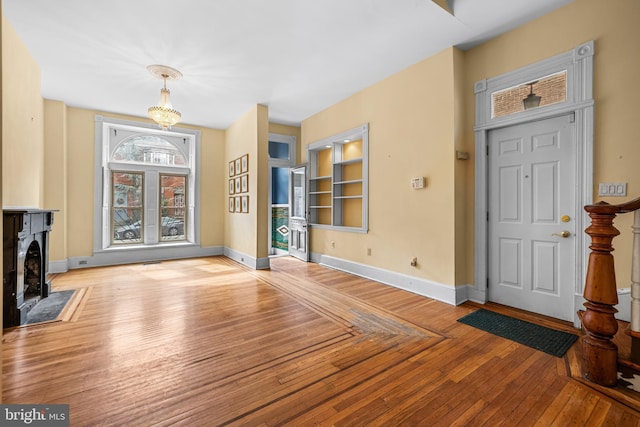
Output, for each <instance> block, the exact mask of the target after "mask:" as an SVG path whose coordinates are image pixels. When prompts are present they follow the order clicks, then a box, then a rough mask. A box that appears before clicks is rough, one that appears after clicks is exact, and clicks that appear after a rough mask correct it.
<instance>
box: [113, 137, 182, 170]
mask: <svg viewBox="0 0 640 427" xmlns="http://www.w3.org/2000/svg"><path fill="white" fill-rule="evenodd" d="M112 160H113V161H118V162H134V163H145V164H152V165H176V166H185V165H187V160H186V159H185V157H184V156H183V155H182V153H181V152H180V150H178V148H177V147H176V146H175V145H173V144H172V143H171V142H169V141H167V140H166V139H162V138H160V137H158V136H155V135H138V136H134V137H131V138H128V139H125V140H124V141H122V142H121V143H120V145H118V147H116V149H115V151H114V152H113V156H112Z"/></svg>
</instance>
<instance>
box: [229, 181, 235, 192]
mask: <svg viewBox="0 0 640 427" xmlns="http://www.w3.org/2000/svg"><path fill="white" fill-rule="evenodd" d="M235 190H236V180H235V179H233V178H231V179H230V180H229V194H234V193H235V192H236V191H235Z"/></svg>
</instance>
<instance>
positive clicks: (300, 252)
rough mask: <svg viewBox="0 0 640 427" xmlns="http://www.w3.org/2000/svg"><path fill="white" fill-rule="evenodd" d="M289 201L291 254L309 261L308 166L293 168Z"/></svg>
mask: <svg viewBox="0 0 640 427" xmlns="http://www.w3.org/2000/svg"><path fill="white" fill-rule="evenodd" d="M289 183H290V185H291V192H290V199H291V201H290V202H289V254H290V255H292V256H294V257H296V258H299V259H301V260H303V261H309V232H308V224H307V167H306V166H298V167H295V168H292V169H291V174H290V177H289Z"/></svg>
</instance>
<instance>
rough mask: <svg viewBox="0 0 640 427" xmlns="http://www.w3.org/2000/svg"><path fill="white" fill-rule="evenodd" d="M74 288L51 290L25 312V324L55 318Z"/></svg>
mask: <svg viewBox="0 0 640 427" xmlns="http://www.w3.org/2000/svg"><path fill="white" fill-rule="evenodd" d="M74 292H75V290H69V291H60V292H51V293H50V294H49V296H48V297H46V298H43V299H41V300H40V301H38V303H37V304H36V306H35V307H33V308H32V309H31V310H30V311H29V312H28V313H27V321H26V322H25V324H26V325H30V324H32V323H40V322H48V321H50V320H56V319H57V318H58V316H59V315H60V313H61V312H62V309H63V308H64V306H65V305H67V302H69V299H71V296H72V295H73V293H74Z"/></svg>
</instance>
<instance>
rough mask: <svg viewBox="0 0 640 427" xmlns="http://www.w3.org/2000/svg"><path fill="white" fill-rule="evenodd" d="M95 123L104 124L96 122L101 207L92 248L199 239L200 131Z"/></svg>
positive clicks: (155, 245) (181, 242)
mask: <svg viewBox="0 0 640 427" xmlns="http://www.w3.org/2000/svg"><path fill="white" fill-rule="evenodd" d="M97 122H99V123H102V126H101V127H102V129H100V130H99V129H98V126H99V125H98V123H97V125H98V126H97V127H96V144H97V147H96V148H97V149H98V150H96V154H97V155H99V157H100V158H99V159H96V160H97V161H96V166H98V163H99V167H98V168H96V169H97V170H96V177H97V178H98V179H99V178H102V179H101V180H100V187H101V188H100V190H101V194H102V196H101V200H100V202H101V205H102V206H101V207H102V209H101V212H100V214H99V215H98V214H97V215H96V220H95V221H96V226H97V227H98V229H99V230H100V231H99V233H96V240H97V242H96V244H95V245H94V246H95V248H96V250H107V249H108V250H117V249H128V248H133V247H138V248H139V247H147V248H152V247H161V246H166V245H167V244H171V243H174V244H175V243H179V244H190V243H198V242H197V241H196V239H195V236H197V235H198V233H196V230H197V228H198V222H197V217H196V215H195V209H194V206H195V203H196V202H197V199H198V194H197V191H196V190H197V185H196V184H197V167H196V166H197V162H196V151H197V146H198V143H199V132H195V131H193V132H191V131H188V130H186V131H185V132H182V131H175V130H172V131H161V130H158V129H154V128H150V127H147V126H146V125H137V124H135V123H132V122H124V121H119V120H113V121H112V120H107V119H103V120H97ZM100 175H101V176H100ZM96 189H98V187H97V186H96ZM96 200H97V196H96Z"/></svg>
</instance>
